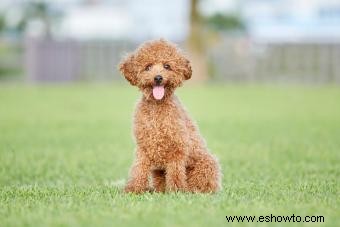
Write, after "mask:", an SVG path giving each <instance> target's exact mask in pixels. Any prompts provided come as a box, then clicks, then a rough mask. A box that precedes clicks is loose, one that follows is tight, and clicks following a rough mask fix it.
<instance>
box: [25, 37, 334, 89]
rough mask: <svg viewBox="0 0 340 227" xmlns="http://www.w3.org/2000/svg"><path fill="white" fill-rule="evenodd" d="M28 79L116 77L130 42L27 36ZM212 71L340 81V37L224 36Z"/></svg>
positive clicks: (266, 78) (235, 77) (243, 77)
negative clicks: (265, 39) (254, 39)
mask: <svg viewBox="0 0 340 227" xmlns="http://www.w3.org/2000/svg"><path fill="white" fill-rule="evenodd" d="M25 46H26V64H25V65H26V73H27V78H28V80H29V81H61V82H62V81H79V80H80V81H82V80H86V81H91V80H114V79H118V78H120V76H119V75H117V70H116V68H117V64H118V62H119V60H120V58H121V56H122V55H123V53H124V52H126V51H130V50H132V49H134V48H135V47H136V44H133V43H128V42H123V41H122V42H119V41H115V42H111V41H110V42H93V41H91V42H76V41H53V40H28V41H27V42H26V43H25ZM207 55H208V59H209V60H208V61H209V69H210V70H209V71H210V72H209V74H210V75H212V76H213V78H214V79H216V80H224V81H255V82H261V81H262V82H275V81H285V82H303V83H340V42H333V43H322V42H314V43H298V42H295V43H292V42H291V43H251V42H250V41H248V40H246V39H235V40H228V39H225V40H223V41H222V42H220V43H219V44H218V45H215V47H211V48H209V50H208V53H207Z"/></svg>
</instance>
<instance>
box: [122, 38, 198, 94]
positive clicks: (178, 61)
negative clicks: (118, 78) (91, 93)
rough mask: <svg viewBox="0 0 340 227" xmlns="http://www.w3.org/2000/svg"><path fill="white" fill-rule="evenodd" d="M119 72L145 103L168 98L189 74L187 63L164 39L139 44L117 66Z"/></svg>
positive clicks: (176, 49) (188, 77)
mask: <svg viewBox="0 0 340 227" xmlns="http://www.w3.org/2000/svg"><path fill="white" fill-rule="evenodd" d="M119 70H120V72H121V73H122V74H123V75H124V76H125V78H126V79H127V80H128V81H129V82H130V83H131V84H132V85H133V86H137V87H139V89H140V90H141V91H142V92H143V94H144V96H145V97H146V98H147V99H155V100H164V99H165V98H166V97H169V96H171V95H172V94H173V92H174V90H175V88H176V87H178V86H181V85H182V83H183V81H184V80H188V79H190V77H191V73H192V71H191V66H190V62H189V60H188V59H186V58H185V57H184V55H183V54H182V53H181V52H180V50H179V49H178V48H177V47H176V46H175V45H173V44H171V43H169V42H167V41H165V40H163V39H161V40H157V41H150V42H146V43H144V44H142V45H141V46H140V47H139V48H138V49H137V50H136V51H135V52H134V53H131V54H130V55H128V56H127V57H126V58H125V59H124V60H123V61H122V62H121V63H120V65H119Z"/></svg>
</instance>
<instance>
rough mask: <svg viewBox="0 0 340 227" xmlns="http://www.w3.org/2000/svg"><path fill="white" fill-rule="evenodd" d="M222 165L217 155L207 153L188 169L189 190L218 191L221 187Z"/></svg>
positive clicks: (201, 191)
mask: <svg viewBox="0 0 340 227" xmlns="http://www.w3.org/2000/svg"><path fill="white" fill-rule="evenodd" d="M220 171H221V170H220V166H219V164H218V162H217V160H216V158H215V157H213V156H212V155H211V154H206V155H204V157H200V158H199V159H198V160H196V161H195V162H194V164H193V165H192V166H188V167H187V169H186V174H187V182H188V190H189V191H191V192H200V193H209V192H217V191H219V190H220V188H221V173H220Z"/></svg>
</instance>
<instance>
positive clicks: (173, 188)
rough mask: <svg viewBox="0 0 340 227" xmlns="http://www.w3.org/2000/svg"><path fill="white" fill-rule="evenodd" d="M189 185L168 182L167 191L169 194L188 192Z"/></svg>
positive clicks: (182, 182)
mask: <svg viewBox="0 0 340 227" xmlns="http://www.w3.org/2000/svg"><path fill="white" fill-rule="evenodd" d="M187 189H188V188H187V184H186V182H185V181H172V182H168V184H167V187H166V191H167V192H186V191H187Z"/></svg>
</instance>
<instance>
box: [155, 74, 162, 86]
mask: <svg viewBox="0 0 340 227" xmlns="http://www.w3.org/2000/svg"><path fill="white" fill-rule="evenodd" d="M153 79H154V81H155V83H156V84H160V83H162V81H163V77H162V76H161V75H157V76H155V78H153Z"/></svg>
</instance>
